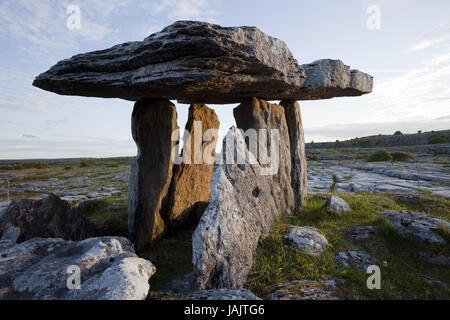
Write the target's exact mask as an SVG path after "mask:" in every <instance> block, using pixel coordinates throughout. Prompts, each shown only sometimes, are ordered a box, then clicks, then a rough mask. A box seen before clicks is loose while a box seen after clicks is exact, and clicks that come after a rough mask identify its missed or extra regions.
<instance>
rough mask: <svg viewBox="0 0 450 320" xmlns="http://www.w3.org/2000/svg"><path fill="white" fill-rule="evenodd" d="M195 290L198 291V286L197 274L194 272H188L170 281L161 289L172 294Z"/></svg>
mask: <svg viewBox="0 0 450 320" xmlns="http://www.w3.org/2000/svg"><path fill="white" fill-rule="evenodd" d="M194 291H198V289H197V287H196V281H195V274H194V273H193V272H190V273H187V274H185V275H182V276H181V277H178V278H176V279H174V280H172V281H170V282H169V283H167V284H166V285H165V286H164V287H162V288H161V289H160V290H159V292H165V293H172V294H179V293H189V292H194Z"/></svg>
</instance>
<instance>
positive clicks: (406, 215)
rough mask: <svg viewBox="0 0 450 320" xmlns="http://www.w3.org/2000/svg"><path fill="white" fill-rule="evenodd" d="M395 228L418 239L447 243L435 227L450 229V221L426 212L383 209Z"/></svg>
mask: <svg viewBox="0 0 450 320" xmlns="http://www.w3.org/2000/svg"><path fill="white" fill-rule="evenodd" d="M379 214H381V215H382V216H383V217H385V218H386V219H387V220H388V221H389V222H390V223H391V224H392V225H393V226H394V228H395V229H396V230H397V231H398V232H399V233H402V234H407V235H410V236H411V237H413V238H415V239H416V240H418V241H421V242H425V243H432V244H446V243H447V242H446V241H445V239H444V238H442V236H441V235H439V234H438V233H437V232H436V231H435V230H434V229H436V228H446V229H450V223H449V222H447V221H444V220H440V219H436V218H431V217H428V216H426V215H424V214H420V213H417V212H410V211H406V210H404V211H393V210H387V211H381V212H379Z"/></svg>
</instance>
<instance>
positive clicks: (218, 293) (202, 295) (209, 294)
mask: <svg viewBox="0 0 450 320" xmlns="http://www.w3.org/2000/svg"><path fill="white" fill-rule="evenodd" d="M150 300H250V301H256V300H261V299H260V298H258V297H257V296H255V295H254V294H253V293H252V292H250V291H248V290H246V289H215V290H203V291H195V292H190V293H181V294H176V293H167V292H151V293H150Z"/></svg>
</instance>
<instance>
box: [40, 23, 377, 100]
mask: <svg viewBox="0 0 450 320" xmlns="http://www.w3.org/2000/svg"><path fill="white" fill-rule="evenodd" d="M372 83H373V79H372V77H371V76H370V75H367V74H365V73H362V72H360V71H356V70H350V68H349V67H348V66H346V65H345V64H344V63H343V62H342V61H340V60H329V59H325V60H319V61H316V62H314V63H311V64H307V65H299V64H298V63H297V61H296V60H295V59H294V56H293V54H292V53H291V51H290V50H289V48H288V47H287V46H286V44H285V43H284V42H283V41H281V40H279V39H276V38H273V37H270V36H268V35H267V34H265V33H264V32H262V31H261V30H259V29H258V28H256V27H221V26H219V25H214V24H211V23H205V22H197V21H177V22H175V23H174V24H172V25H170V26H168V27H166V28H164V29H163V30H162V31H161V32H158V33H155V34H152V35H150V36H149V37H147V38H146V39H144V40H143V41H135V42H127V43H123V44H119V45H116V46H114V47H112V48H109V49H105V50H100V51H94V52H89V53H84V54H79V55H76V56H74V57H72V58H70V59H66V60H62V61H60V62H58V63H57V64H56V65H55V66H53V67H52V68H51V69H50V70H48V71H47V72H45V73H43V74H41V75H39V76H38V77H37V78H36V79H35V80H34V82H33V85H34V86H36V87H39V88H41V89H44V90H47V91H51V92H55V93H58V94H63V95H77V96H87V97H102V98H122V99H126V100H131V101H137V100H139V99H141V98H145V97H150V98H166V99H178V100H180V101H183V102H188V103H214V104H226V103H240V102H241V101H242V99H243V98H247V97H253V96H255V97H259V98H262V99H264V100H283V99H291V100H311V99H328V98H332V97H339V96H358V95H362V94H365V93H369V92H371V91H372Z"/></svg>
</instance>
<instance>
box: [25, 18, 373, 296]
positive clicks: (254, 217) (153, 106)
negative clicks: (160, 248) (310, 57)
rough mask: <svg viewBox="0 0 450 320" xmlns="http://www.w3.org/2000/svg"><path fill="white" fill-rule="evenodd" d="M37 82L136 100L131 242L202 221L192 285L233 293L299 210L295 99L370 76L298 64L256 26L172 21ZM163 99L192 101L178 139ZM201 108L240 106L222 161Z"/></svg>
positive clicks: (330, 63)
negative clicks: (272, 236) (267, 242)
mask: <svg viewBox="0 0 450 320" xmlns="http://www.w3.org/2000/svg"><path fill="white" fill-rule="evenodd" d="M33 85H34V86H36V87H39V88H42V89H44V90H47V91H51V92H54V93H57V94H62V95H76V96H86V97H100V98H121V99H125V100H130V101H135V105H134V110H133V113H132V116H131V128H132V135H133V138H134V140H135V142H136V145H137V149H138V153H137V156H136V158H135V160H134V161H133V163H132V167H131V176H130V183H129V238H130V239H131V240H132V242H133V243H134V245H135V247H136V250H137V251H138V252H139V251H141V250H143V249H145V248H146V247H147V246H150V245H157V241H158V240H159V239H161V237H163V236H164V234H165V233H166V232H167V230H177V229H178V228H182V227H183V226H185V225H186V224H188V223H191V222H193V221H198V220H199V223H198V226H197V228H196V230H195V232H194V234H193V237H192V239H193V268H194V275H195V285H196V287H197V288H198V289H213V288H231V289H235V288H242V287H243V285H244V284H245V282H246V280H247V275H248V273H249V271H250V270H251V268H252V261H253V253H254V250H255V249H256V246H257V244H258V240H259V238H260V237H262V236H264V235H266V234H267V233H268V232H269V230H270V228H271V226H272V225H273V223H274V222H275V221H276V220H277V218H278V217H280V216H281V215H283V214H294V213H295V212H297V211H298V210H300V209H301V208H302V207H303V206H304V205H305V200H306V194H307V174H306V170H307V165H306V156H305V140H304V133H303V126H302V117H301V111H300V106H299V103H298V101H299V100H318V99H330V98H334V97H344V96H360V95H363V94H367V93H369V92H371V91H372V87H373V78H372V76H370V75H368V74H366V73H363V72H360V71H358V70H351V69H350V67H348V66H347V65H345V64H344V63H343V62H342V61H340V60H330V59H323V60H318V61H315V62H313V63H310V64H303V65H301V64H299V63H298V62H297V60H296V59H295V58H294V56H293V54H292V53H291V51H290V50H289V48H288V47H287V45H286V44H285V43H284V42H283V41H281V40H279V39H276V38H273V37H271V36H268V35H267V34H265V33H263V32H262V31H260V30H259V29H258V28H255V27H221V26H219V25H215V24H211V23H205V22H197V21H177V22H175V23H174V24H172V25H170V26H168V27H166V28H165V29H163V30H162V31H160V32H158V33H154V34H152V35H150V36H149V37H147V38H146V39H144V40H143V41H135V42H127V43H123V44H119V45H116V46H114V47H112V48H109V49H105V50H100V51H94V52H89V53H84V54H79V55H76V56H74V57H72V58H70V59H66V60H62V61H60V62H59V63H57V64H56V65H55V66H53V67H52V68H51V69H50V70H48V71H47V72H45V73H43V74H41V75H39V76H38V77H37V78H36V79H35V80H34V82H33ZM171 100H177V101H178V102H179V103H186V104H190V108H189V116H188V121H187V124H186V126H185V128H184V130H183V131H182V130H180V128H179V127H178V124H177V111H176V106H175V105H174V104H173V103H172V102H171ZM274 100H279V101H280V103H278V104H274V103H269V102H268V101H274ZM207 104H239V105H238V106H237V107H236V108H235V109H234V110H233V113H234V117H235V120H236V127H234V126H233V127H232V128H231V129H230V130H229V131H228V134H227V135H226V137H225V138H224V140H223V143H222V151H221V153H220V154H215V151H216V145H217V142H218V129H219V124H220V123H219V119H218V117H217V115H216V113H215V112H214V110H213V109H211V108H209V107H208V106H207ZM181 147H182V148H181ZM180 149H182V150H180ZM200 217H201V218H200Z"/></svg>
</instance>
